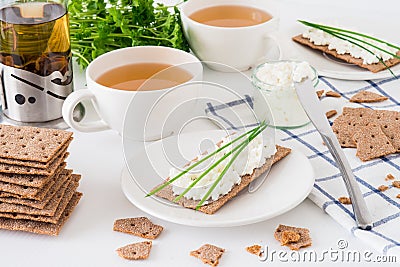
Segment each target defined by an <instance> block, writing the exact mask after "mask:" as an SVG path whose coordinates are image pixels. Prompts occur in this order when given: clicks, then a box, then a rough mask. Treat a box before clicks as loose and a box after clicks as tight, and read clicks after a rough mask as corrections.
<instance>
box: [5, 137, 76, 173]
mask: <svg viewBox="0 0 400 267" xmlns="http://www.w3.org/2000/svg"><path fill="white" fill-rule="evenodd" d="M72 139H73V138H72V137H71V138H70V139H69V140H68V141H67V142H66V143H65V144H64V145H63V146H62V147H60V149H59V150H58V151H57V152H56V153H55V154H54V156H53V158H52V159H50V160H49V161H48V162H46V163H43V162H38V161H29V160H18V159H10V158H0V163H5V164H10V165H17V166H25V167H34V168H39V169H47V168H48V167H49V166H50V164H51V163H52V162H53V161H54V160H56V159H57V157H58V156H59V155H61V154H63V153H64V152H66V151H67V149H68V146H69V145H70V144H71V141H72Z"/></svg>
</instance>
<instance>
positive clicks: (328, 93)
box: [325, 91, 341, 98]
mask: <svg viewBox="0 0 400 267" xmlns="http://www.w3.org/2000/svg"><path fill="white" fill-rule="evenodd" d="M325 96H327V97H336V98H339V97H341V94H339V93H338V92H334V91H328V92H326V93H325Z"/></svg>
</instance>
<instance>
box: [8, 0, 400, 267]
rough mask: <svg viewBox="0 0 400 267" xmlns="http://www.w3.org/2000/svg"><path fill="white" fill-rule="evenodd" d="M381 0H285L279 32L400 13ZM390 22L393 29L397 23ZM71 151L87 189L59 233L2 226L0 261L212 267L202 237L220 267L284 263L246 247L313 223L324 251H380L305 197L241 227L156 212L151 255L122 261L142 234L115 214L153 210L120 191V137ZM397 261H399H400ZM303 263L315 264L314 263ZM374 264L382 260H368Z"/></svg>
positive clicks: (97, 136)
mask: <svg viewBox="0 0 400 267" xmlns="http://www.w3.org/2000/svg"><path fill="white" fill-rule="evenodd" d="M371 2H372V1H371ZM375 2H376V4H371V3H368V4H367V1H361V0H357V1H355V0H353V1H343V0H340V1H322V0H321V1H318V0H309V1H296V0H281V1H280V3H279V4H280V5H281V8H280V9H281V32H283V33H284V31H285V29H286V28H287V27H290V25H291V23H294V20H295V19H297V18H312V17H314V16H319V17H320V16H321V15H323V14H327V15H334V14H339V16H344V15H346V14H347V15H350V14H355V13H357V14H359V15H360V14H361V15H363V16H371V17H375V16H376V17H378V16H385V17H390V16H392V18H394V17H395V16H397V14H395V8H389V10H385V11H379V12H378V13H376V11H375V9H376V8H377V5H379V7H383V6H391V5H392V6H397V10H398V7H399V5H400V4H398V3H397V2H396V1H394V0H393V1H379V3H378V1H375ZM343 6H346V10H344V9H343V8H341V7H343ZM378 9H380V8H378ZM339 11H340V12H339ZM335 12H338V13H335ZM371 12H374V13H373V14H374V15H372V13H371ZM377 19H378V18H377ZM393 23H394V22H393ZM391 26H393V28H394V24H392V25H391ZM209 75H215V73H214V74H213V73H209ZM221 75H222V74H221ZM221 77H222V76H221ZM206 78H207V76H206ZM70 153H71V156H70V158H69V159H68V166H69V168H73V169H74V170H75V172H76V173H80V174H82V176H83V178H82V180H81V185H80V187H79V191H81V192H83V193H84V196H83V198H82V200H81V202H80V203H79V205H78V207H77V208H76V210H75V211H74V213H73V214H72V216H71V218H70V220H69V221H68V222H67V224H66V225H65V226H64V228H63V229H62V231H61V234H60V235H59V236H58V237H48V236H40V235H34V234H29V233H23V232H11V231H0V266H7V267H14V266H32V267H33V266H46V267H47V266H85V267H88V266H206V265H203V264H202V263H201V262H200V261H199V260H198V259H195V258H194V257H190V256H189V251H191V250H194V249H197V248H198V247H200V246H201V245H202V244H204V243H212V244H215V245H218V246H221V247H223V248H225V249H226V253H225V254H224V255H223V257H222V259H221V261H220V265H219V266H280V265H283V264H284V263H282V262H280V261H279V260H278V259H277V258H276V256H275V258H274V261H273V263H271V262H270V259H269V260H267V262H261V261H259V260H258V258H257V257H256V256H254V255H251V254H249V253H247V252H246V251H245V247H246V246H249V245H252V244H260V245H268V247H269V249H270V250H277V251H280V250H282V251H286V252H290V251H289V250H287V249H286V247H281V246H280V245H279V244H278V242H277V241H276V240H275V239H274V237H273V232H274V229H275V228H276V227H277V225H278V224H281V223H282V224H288V225H296V226H302V227H307V228H309V229H310V231H311V236H312V238H313V246H312V247H311V248H310V249H313V250H315V251H316V252H317V253H320V254H322V253H323V252H324V251H326V250H328V251H329V250H330V249H331V250H337V248H338V247H337V242H338V241H339V240H345V241H347V242H348V249H349V250H357V251H360V252H365V251H371V252H372V253H373V255H374V256H377V255H379V253H378V252H376V251H374V250H373V249H371V248H370V247H369V246H367V245H366V244H364V243H362V242H361V241H359V240H358V239H356V238H355V237H353V236H352V235H351V234H350V233H349V232H347V231H346V230H345V229H343V228H342V227H341V226H340V225H339V224H337V223H336V222H335V221H334V220H333V219H332V218H330V217H329V216H328V215H327V214H325V213H324V212H323V211H322V210H321V209H319V208H318V207H317V206H316V205H314V204H313V203H312V202H311V201H310V200H308V199H307V200H305V201H304V202H303V203H301V204H300V205H299V206H297V207H296V208H294V209H293V210H291V211H289V212H287V213H286V214H283V215H281V216H279V217H276V218H273V219H271V220H268V221H264V222H260V223H257V224H252V225H247V226H241V227H229V228H195V227H187V226H182V225H177V224H173V223H169V222H165V221H161V220H159V219H157V218H153V217H151V220H152V221H153V222H155V223H157V224H160V225H162V226H164V228H165V230H164V232H163V233H162V234H161V235H160V236H159V238H157V239H156V240H155V241H153V248H152V251H151V255H150V257H149V259H147V260H145V261H138V262H132V261H127V260H123V259H121V258H119V257H118V256H117V254H116V252H115V249H116V248H118V247H121V246H124V245H126V244H129V243H133V242H140V241H143V240H144V239H141V238H139V237H135V236H131V235H128V234H123V233H118V232H114V231H113V230H112V227H113V222H114V220H115V219H117V218H125V217H136V216H147V215H146V214H145V213H144V212H142V211H141V210H139V209H138V208H136V207H135V206H133V205H132V204H131V203H130V202H129V201H128V200H127V199H126V198H125V196H124V195H123V193H122V191H121V187H120V173H121V170H122V168H123V166H124V159H123V154H122V141H121V138H120V136H119V135H118V134H116V133H115V132H113V131H104V132H99V133H91V134H85V133H79V132H74V140H73V142H72V144H71V146H70ZM397 261H398V262H400V259H397ZM297 264H298V266H309V265H310V263H309V262H302V263H297ZM320 264H323V265H324V266H331V265H332V266H339V265H343V264H344V265H347V266H355V265H360V266H361V264H362V263H359V264H356V263H343V262H341V261H339V262H336V263H334V262H331V261H329V260H325V261H324V262H323V263H320ZM397 264H398V263H397ZM375 265H377V264H376V263H375V264H369V265H368V266H375ZM379 266H381V265H379Z"/></svg>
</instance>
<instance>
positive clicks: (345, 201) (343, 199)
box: [338, 197, 351, 205]
mask: <svg viewBox="0 0 400 267" xmlns="http://www.w3.org/2000/svg"><path fill="white" fill-rule="evenodd" d="M338 201H339V202H340V203H342V204H344V205H349V204H351V199H350V198H349V197H339V198H338Z"/></svg>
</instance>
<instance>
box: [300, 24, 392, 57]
mask: <svg viewBox="0 0 400 267" xmlns="http://www.w3.org/2000/svg"><path fill="white" fill-rule="evenodd" d="M303 37H304V38H307V39H309V40H310V41H311V42H313V43H314V44H315V45H327V46H328V49H329V50H336V52H337V53H338V54H339V55H343V54H350V55H351V56H352V57H354V58H360V59H362V60H363V63H364V64H374V63H378V62H379V59H378V58H382V60H383V61H387V60H389V59H392V58H393V56H391V55H389V54H387V53H385V52H383V51H381V50H379V49H376V48H374V47H372V46H370V45H367V44H364V43H361V42H358V43H359V44H360V45H363V46H367V48H368V49H369V50H370V51H371V52H373V53H374V54H375V55H373V54H371V53H370V52H368V51H366V50H365V49H362V48H361V47H359V46H357V45H355V44H352V43H350V42H348V41H346V40H342V39H340V38H337V37H335V36H333V35H331V34H329V33H326V32H324V31H322V30H319V29H315V28H308V29H307V30H306V31H305V32H304V33H303ZM355 37H356V38H358V39H361V40H363V41H366V42H368V43H370V44H373V45H375V46H377V47H380V48H382V49H384V50H386V51H389V52H391V53H393V54H396V53H397V49H395V48H393V47H390V46H388V45H386V44H382V43H379V42H376V41H374V40H370V39H367V38H363V37H361V36H355ZM354 42H357V41H354ZM377 57H378V58H377Z"/></svg>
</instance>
